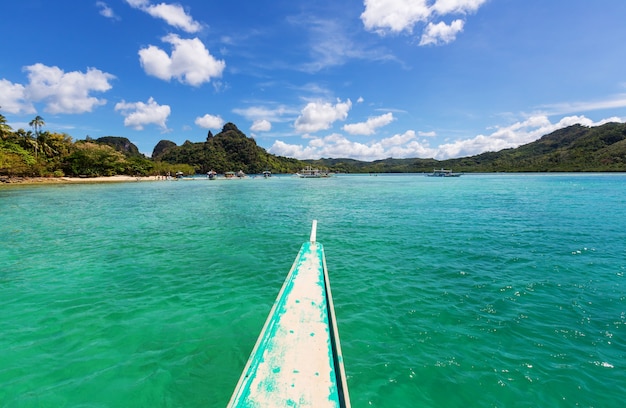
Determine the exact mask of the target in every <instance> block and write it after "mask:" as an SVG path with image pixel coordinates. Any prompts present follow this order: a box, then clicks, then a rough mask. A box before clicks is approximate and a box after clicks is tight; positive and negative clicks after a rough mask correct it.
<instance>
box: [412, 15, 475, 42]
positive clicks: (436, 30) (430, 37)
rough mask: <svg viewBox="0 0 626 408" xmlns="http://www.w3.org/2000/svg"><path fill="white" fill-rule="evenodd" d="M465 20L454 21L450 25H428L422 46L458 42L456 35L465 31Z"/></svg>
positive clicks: (440, 23) (423, 35)
mask: <svg viewBox="0 0 626 408" xmlns="http://www.w3.org/2000/svg"><path fill="white" fill-rule="evenodd" d="M463 25H464V22H463V20H454V21H453V22H452V23H451V24H450V25H448V24H446V23H444V22H443V21H440V22H439V23H437V24H433V23H428V25H427V26H426V28H425V29H424V33H423V34H422V39H421V40H420V45H429V44H433V45H440V44H448V43H450V42H452V41H454V40H456V35H457V34H458V33H459V32H461V31H463Z"/></svg>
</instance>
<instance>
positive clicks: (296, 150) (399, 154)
mask: <svg viewBox="0 0 626 408" xmlns="http://www.w3.org/2000/svg"><path fill="white" fill-rule="evenodd" d="M624 121H626V118H617V117H612V118H607V119H603V120H600V121H598V122H594V121H592V120H590V119H588V118H586V117H585V116H566V117H563V118H561V119H559V120H558V121H557V122H554V123H553V122H551V121H550V119H549V118H548V117H547V116H545V115H535V116H532V117H529V118H527V119H525V120H523V121H520V122H516V123H514V124H511V125H509V126H506V127H499V128H496V129H495V131H493V132H492V133H491V134H488V135H482V134H481V135H477V136H475V137H472V138H468V139H463V140H457V141H454V142H451V143H444V144H441V145H439V146H431V145H430V142H429V141H428V140H426V139H422V140H419V138H418V137H419V136H424V134H423V133H421V132H418V133H417V134H416V133H415V131H413V130H408V131H406V132H404V133H401V134H396V135H393V136H391V137H388V138H384V139H381V140H376V141H371V142H369V143H361V142H355V141H352V140H349V139H348V138H347V137H345V136H342V135H339V134H332V135H329V136H326V137H320V138H314V139H311V140H309V141H308V144H307V145H299V144H288V143H285V142H283V141H280V140H278V141H276V142H275V143H274V145H273V146H272V147H271V148H270V149H269V151H270V152H271V153H273V154H276V155H281V156H287V157H295V158H298V159H319V158H321V157H350V158H354V159H358V160H364V161H372V160H379V159H384V158H387V157H394V158H414V157H416V158H435V159H438V160H445V159H450V158H456V157H466V156H472V155H476V154H480V153H484V152H488V151H499V150H502V149H507V148H515V147H519V146H521V145H523V144H527V143H531V142H533V141H535V140H537V139H539V138H540V137H542V136H544V135H546V134H549V133H551V132H554V131H555V130H558V129H562V128H564V127H567V126H571V125H574V124H581V125H583V126H599V125H602V124H604V123H607V122H624ZM426 136H431V132H428V133H427V134H426Z"/></svg>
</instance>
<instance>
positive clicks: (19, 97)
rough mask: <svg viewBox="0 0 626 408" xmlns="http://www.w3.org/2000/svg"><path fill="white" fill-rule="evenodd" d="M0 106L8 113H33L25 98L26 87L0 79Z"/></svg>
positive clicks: (29, 103)
mask: <svg viewBox="0 0 626 408" xmlns="http://www.w3.org/2000/svg"><path fill="white" fill-rule="evenodd" d="M0 106H2V110H3V111H5V112H8V113H18V114H19V113H35V112H37V111H36V109H35V107H34V106H33V104H32V102H31V101H29V100H28V97H27V96H26V87H25V86H24V85H21V84H14V83H12V82H11V81H8V80H6V79H0Z"/></svg>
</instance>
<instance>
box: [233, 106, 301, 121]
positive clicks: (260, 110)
mask: <svg viewBox="0 0 626 408" xmlns="http://www.w3.org/2000/svg"><path fill="white" fill-rule="evenodd" d="M233 113H236V114H237V115H241V116H243V117H244V118H246V120H251V121H259V120H267V121H270V122H285V121H287V120H293V117H294V116H296V115H297V114H298V113H299V112H298V111H296V110H294V109H290V108H288V107H286V106H284V105H280V106H277V107H275V108H267V107H265V106H251V107H249V108H245V109H243V108H236V109H233ZM285 117H290V119H286V118H285Z"/></svg>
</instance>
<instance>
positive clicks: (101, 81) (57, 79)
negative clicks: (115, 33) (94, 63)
mask: <svg viewBox="0 0 626 408" xmlns="http://www.w3.org/2000/svg"><path fill="white" fill-rule="evenodd" d="M24 71H25V72H26V73H27V75H28V81H29V82H28V84H27V85H20V84H12V83H10V82H9V81H7V80H2V81H1V84H0V87H2V90H3V92H0V100H1V103H2V106H3V107H4V109H6V110H7V111H8V112H12V113H32V112H33V111H34V108H33V102H43V103H44V104H45V107H44V110H45V111H46V112H50V113H55V114H56V113H84V112H91V111H92V110H93V109H94V108H95V107H96V106H100V105H104V104H105V103H106V100H104V99H100V98H96V97H95V96H92V95H91V93H92V92H106V91H108V90H109V89H111V84H110V83H109V81H111V80H113V79H114V78H115V76H113V75H111V74H108V73H106V72H102V71H100V70H99V69H96V68H88V69H87V72H80V71H71V72H64V71H63V70H62V69H61V68H59V67H49V66H47V65H44V64H40V63H38V64H34V65H29V66H27V67H24Z"/></svg>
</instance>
